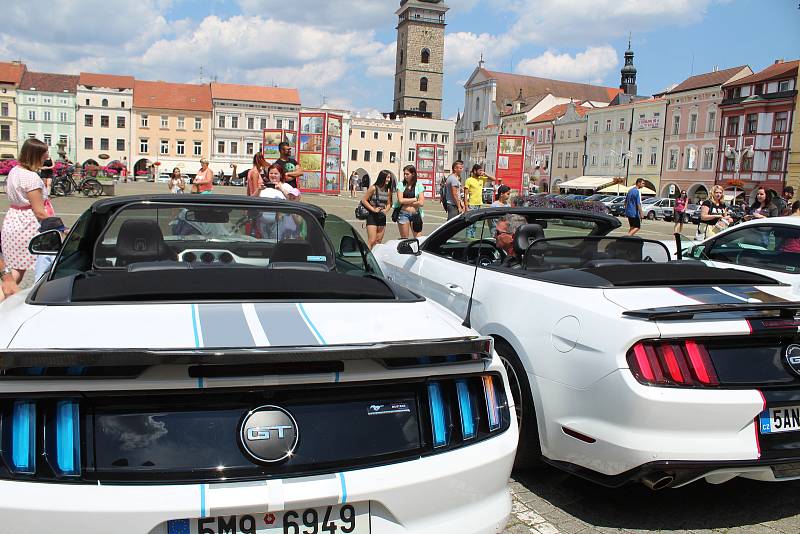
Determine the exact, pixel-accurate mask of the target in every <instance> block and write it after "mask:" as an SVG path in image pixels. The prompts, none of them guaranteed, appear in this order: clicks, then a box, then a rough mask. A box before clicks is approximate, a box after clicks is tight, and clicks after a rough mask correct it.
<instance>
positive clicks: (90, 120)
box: [83, 115, 94, 128]
mask: <svg viewBox="0 0 800 534" xmlns="http://www.w3.org/2000/svg"><path fill="white" fill-rule="evenodd" d="M83 125H84V126H88V127H90V128H91V127H92V126H94V115H84V116H83Z"/></svg>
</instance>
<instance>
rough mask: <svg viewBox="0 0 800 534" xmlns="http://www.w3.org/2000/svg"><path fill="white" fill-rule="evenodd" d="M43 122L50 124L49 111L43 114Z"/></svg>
mask: <svg viewBox="0 0 800 534" xmlns="http://www.w3.org/2000/svg"><path fill="white" fill-rule="evenodd" d="M44 120H45V121H47V122H50V112H49V111H45V112H44Z"/></svg>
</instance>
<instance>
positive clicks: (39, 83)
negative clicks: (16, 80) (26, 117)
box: [19, 71, 78, 95]
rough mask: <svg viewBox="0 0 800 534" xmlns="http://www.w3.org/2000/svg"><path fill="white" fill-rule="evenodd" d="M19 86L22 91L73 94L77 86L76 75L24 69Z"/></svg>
mask: <svg viewBox="0 0 800 534" xmlns="http://www.w3.org/2000/svg"><path fill="white" fill-rule="evenodd" d="M19 88H20V89H21V90H24V91H34V90H35V91H44V92H48V93H64V92H67V93H72V94H73V95H74V94H75V92H76V91H77V88H78V77H77V76H75V75H72V74H51V73H49V72H31V71H25V74H23V75H22V81H21V82H20V84H19Z"/></svg>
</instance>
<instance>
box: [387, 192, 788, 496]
mask: <svg viewBox="0 0 800 534" xmlns="http://www.w3.org/2000/svg"><path fill="white" fill-rule="evenodd" d="M619 225H620V223H619V222H618V221H617V220H616V218H614V217H610V216H607V215H603V214H596V213H590V212H579V211H564V210H552V209H545V208H489V209H484V210H479V211H474V212H470V213H468V214H466V215H463V216H461V217H458V218H455V219H453V220H451V221H449V222H448V223H447V224H445V225H444V226H442V227H441V228H439V229H438V230H436V231H435V232H433V233H432V234H431V235H430V236H429V237H427V239H425V240H424V241H423V242H422V243H421V244H420V243H419V242H417V241H416V240H405V241H400V242H390V243H387V244H386V245H383V246H380V247H377V248H376V249H375V250H374V253H375V256H376V258H377V259H378V261H379V263H380V265H381V267H382V269H383V271H384V272H385V273H386V275H387V276H388V277H389V278H391V279H392V280H394V281H396V282H398V283H401V284H403V285H405V286H407V287H408V288H410V289H411V290H412V291H415V292H418V293H420V294H422V295H425V296H427V297H430V298H431V299H433V300H436V301H437V302H439V303H441V304H443V305H445V306H447V307H448V308H450V309H451V310H453V311H454V312H455V313H456V314H457V315H458V316H460V317H462V318H464V319H465V324H467V325H471V326H472V327H473V328H475V329H477V330H478V331H479V332H480V333H482V334H485V335H490V336H492V337H494V339H495V348H496V349H497V352H498V353H499V354H500V356H501V358H502V359H503V360H504V362H505V364H506V366H507V370H508V372H509V380H510V382H511V388H512V394H513V395H514V397H515V399H516V407H517V416H518V420H519V422H520V425H521V426H520V447H519V449H518V454H517V464H518V465H525V464H530V463H532V462H534V461H536V460H537V459H539V458H540V457H541V458H543V459H544V460H545V461H547V462H548V463H551V464H553V465H556V466H558V467H560V468H562V469H565V470H567V471H570V472H573V473H576V474H579V475H582V476H585V477H587V478H589V479H591V480H594V481H597V482H599V483H601V484H606V485H609V486H617V485H620V484H623V483H625V482H628V481H640V482H643V483H644V484H646V485H648V486H649V487H651V488H663V487H668V486H679V485H683V484H686V483H689V482H691V481H694V480H697V479H700V478H705V479H706V480H708V481H710V482H715V483H719V482H724V481H726V480H729V479H731V478H733V477H736V476H742V477H747V478H753V479H758V480H769V481H774V480H791V479H796V478H800V344H798V343H800V338H798V325H800V321H798V319H797V317H796V314H797V313H798V311H800V303H798V302H793V301H791V298H792V292H791V288H790V287H789V286H787V285H783V284H781V283H779V282H776V281H774V280H773V279H771V278H768V277H766V276H764V275H762V274H759V273H752V272H745V271H739V270H735V269H719V268H714V267H710V266H707V265H704V264H702V263H701V262H698V261H691V260H689V261H670V255H669V252H668V251H667V249H666V248H665V247H664V245H663V244H661V243H659V242H656V241H648V240H642V239H638V238H628V237H607V234H608V233H609V232H610V231H611V230H612V229H614V228H617V227H618V226H619Z"/></svg>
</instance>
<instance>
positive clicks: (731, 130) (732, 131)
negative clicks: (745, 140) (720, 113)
mask: <svg viewBox="0 0 800 534" xmlns="http://www.w3.org/2000/svg"><path fill="white" fill-rule="evenodd" d="M727 134H728V135H739V117H738V116H737V117H728V132H727Z"/></svg>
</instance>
